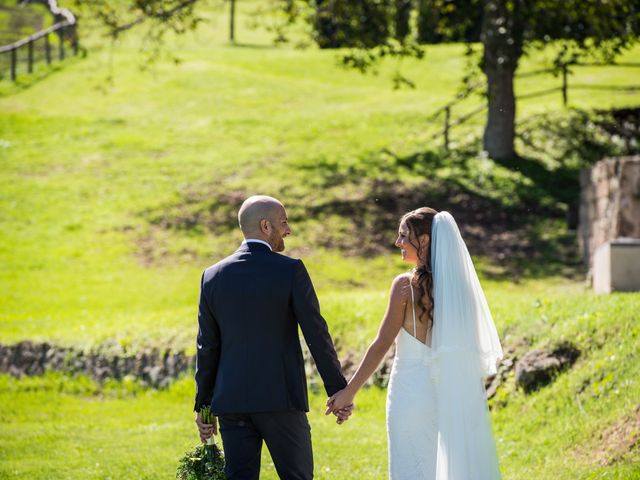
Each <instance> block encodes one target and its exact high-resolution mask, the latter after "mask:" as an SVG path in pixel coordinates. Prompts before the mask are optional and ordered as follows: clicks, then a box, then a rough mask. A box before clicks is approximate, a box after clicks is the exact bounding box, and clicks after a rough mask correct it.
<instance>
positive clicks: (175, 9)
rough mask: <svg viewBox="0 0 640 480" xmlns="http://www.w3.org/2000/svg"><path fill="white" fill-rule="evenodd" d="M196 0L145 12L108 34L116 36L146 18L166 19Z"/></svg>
mask: <svg viewBox="0 0 640 480" xmlns="http://www.w3.org/2000/svg"><path fill="white" fill-rule="evenodd" d="M197 1H198V0H185V1H184V2H182V3H179V4H178V5H176V6H175V7H173V8H171V9H169V10H162V11H160V12H158V13H152V14H147V15H141V16H139V17H138V18H136V19H135V20H133V21H132V22H129V23H126V24H124V25H119V26H117V27H115V28H113V29H112V30H111V32H109V36H111V37H114V38H115V37H117V36H118V35H119V34H121V33H122V32H125V31H127V30H129V29H131V28H133V27H135V26H136V25H139V24H141V23H143V22H144V21H145V20H148V19H149V18H156V19H160V20H163V21H166V20H167V19H169V18H171V17H172V16H173V15H174V14H175V13H177V12H179V11H180V10H182V9H184V8H187V7H189V6H191V5H193V4H194V3H196V2H197Z"/></svg>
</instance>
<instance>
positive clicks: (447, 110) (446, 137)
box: [444, 105, 451, 151]
mask: <svg viewBox="0 0 640 480" xmlns="http://www.w3.org/2000/svg"><path fill="white" fill-rule="evenodd" d="M450 118H451V106H449V105H447V106H446V107H444V149H445V150H446V151H449V119H450Z"/></svg>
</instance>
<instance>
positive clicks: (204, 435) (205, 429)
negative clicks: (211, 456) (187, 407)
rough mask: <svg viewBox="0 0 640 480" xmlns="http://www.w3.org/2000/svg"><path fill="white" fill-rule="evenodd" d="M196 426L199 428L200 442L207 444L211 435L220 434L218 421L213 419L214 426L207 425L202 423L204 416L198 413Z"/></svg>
mask: <svg viewBox="0 0 640 480" xmlns="http://www.w3.org/2000/svg"><path fill="white" fill-rule="evenodd" d="M196 425H197V426H198V432H199V433H200V441H201V442H202V443H205V442H206V441H207V440H208V439H209V438H211V435H217V434H218V419H217V418H216V417H213V424H212V425H210V424H207V423H204V422H203V421H202V414H201V413H200V412H198V414H197V415H196Z"/></svg>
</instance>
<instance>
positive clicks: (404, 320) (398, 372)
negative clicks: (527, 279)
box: [327, 207, 502, 480]
mask: <svg viewBox="0 0 640 480" xmlns="http://www.w3.org/2000/svg"><path fill="white" fill-rule="evenodd" d="M396 246H397V247H398V248H400V250H401V252H402V259H403V260H404V261H405V262H408V263H412V264H415V268H414V269H413V271H412V273H407V274H403V275H399V276H398V277H396V278H395V279H394V281H393V283H392V285H391V292H390V295H389V304H388V306H387V311H386V313H385V315H384V318H383V320H382V324H381V325H380V329H379V331H378V335H377V336H376V338H375V340H374V341H373V342H372V343H371V345H370V346H369V348H368V350H367V352H366V354H365V356H364V358H363V359H362V362H361V363H360V365H359V367H358V369H357V370H356V373H355V374H354V376H353V377H352V378H351V380H350V381H349V384H348V385H347V386H346V387H345V388H344V390H341V391H339V392H338V393H336V394H335V395H333V396H332V397H331V398H329V400H328V401H327V414H329V413H331V412H337V411H339V410H340V409H342V408H344V407H346V406H348V405H350V404H351V403H352V402H353V399H354V397H355V395H356V393H357V392H358V390H359V389H360V388H361V387H362V386H363V385H364V383H365V382H366V381H367V379H368V378H369V376H371V374H372V373H373V372H374V371H375V370H376V368H377V367H378V365H379V364H380V362H381V361H382V359H383V357H384V355H385V353H386V352H387V351H388V350H389V347H391V344H392V343H393V342H394V340H395V341H396V356H395V359H394V362H393V368H392V370H391V377H390V379H389V387H388V393H387V434H388V442H389V476H390V478H391V479H392V480H404V479H406V480H415V479H424V480H495V479H499V478H500V469H499V467H498V459H497V455H496V449H495V444H494V441H493V436H492V433H491V423H490V420H489V411H488V408H487V401H486V398H485V391H484V383H483V377H484V376H486V375H490V374H495V373H496V366H497V364H498V362H499V361H500V359H501V358H502V348H501V346H500V341H499V339H498V335H497V332H496V328H495V325H494V324H493V320H492V318H491V313H490V312H489V308H488V306H487V302H486V300H485V297H484V293H483V292H482V288H481V287H480V282H479V281H478V276H477V274H476V271H475V268H474V267H473V263H472V261H471V257H470V256H469V252H468V250H467V247H466V245H465V243H464V241H463V240H462V237H461V235H460V231H459V230H458V226H457V225H456V222H455V220H454V219H453V217H452V216H451V214H449V213H448V212H440V213H438V212H436V211H435V210H433V209H431V208H427V207H423V208H419V209H417V210H413V211H411V212H409V213H407V214H405V215H404V216H403V217H402V219H401V221H400V226H399V228H398V239H397V240H396Z"/></svg>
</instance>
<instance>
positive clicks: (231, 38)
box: [229, 0, 236, 42]
mask: <svg viewBox="0 0 640 480" xmlns="http://www.w3.org/2000/svg"><path fill="white" fill-rule="evenodd" d="M229 3H231V8H230V11H229V41H231V42H234V41H235V39H236V32H235V23H236V0H230V1H229Z"/></svg>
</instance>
